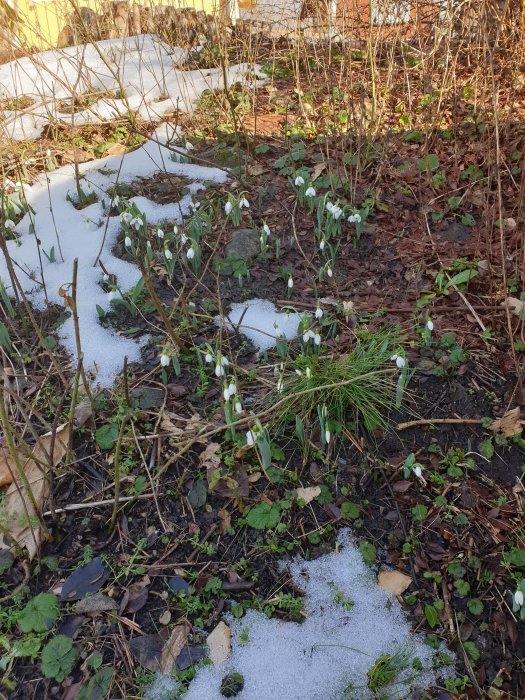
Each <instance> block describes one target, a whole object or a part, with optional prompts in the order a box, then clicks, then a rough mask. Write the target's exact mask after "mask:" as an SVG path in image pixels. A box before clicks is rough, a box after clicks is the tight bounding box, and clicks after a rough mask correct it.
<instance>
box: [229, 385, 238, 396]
mask: <svg viewBox="0 0 525 700" xmlns="http://www.w3.org/2000/svg"><path fill="white" fill-rule="evenodd" d="M228 391H229V392H230V396H235V394H236V393H237V385H236V384H235V383H234V382H232V383H231V384H230V385H229V387H228Z"/></svg>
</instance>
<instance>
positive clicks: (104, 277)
mask: <svg viewBox="0 0 525 700" xmlns="http://www.w3.org/2000/svg"><path fill="white" fill-rule="evenodd" d="M102 279H103V280H104V282H109V275H108V274H107V272H105V273H104V274H103V275H102Z"/></svg>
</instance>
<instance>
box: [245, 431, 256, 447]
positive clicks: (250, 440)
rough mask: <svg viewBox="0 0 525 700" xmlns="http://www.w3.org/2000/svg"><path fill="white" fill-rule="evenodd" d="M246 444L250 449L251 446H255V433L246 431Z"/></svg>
mask: <svg viewBox="0 0 525 700" xmlns="http://www.w3.org/2000/svg"><path fill="white" fill-rule="evenodd" d="M246 444H247V445H250V447H251V446H252V445H255V433H254V432H253V430H248V432H247V433H246Z"/></svg>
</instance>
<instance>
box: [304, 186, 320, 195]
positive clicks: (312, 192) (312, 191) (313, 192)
mask: <svg viewBox="0 0 525 700" xmlns="http://www.w3.org/2000/svg"><path fill="white" fill-rule="evenodd" d="M316 194H317V193H316V191H315V187H312V186H310V187H309V188H308V189H307V190H306V192H305V193H304V196H305V197H315V195H316Z"/></svg>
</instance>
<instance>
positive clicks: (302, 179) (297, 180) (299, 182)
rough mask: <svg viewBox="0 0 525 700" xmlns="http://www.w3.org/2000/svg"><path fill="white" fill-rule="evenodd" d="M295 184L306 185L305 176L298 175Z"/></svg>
mask: <svg viewBox="0 0 525 700" xmlns="http://www.w3.org/2000/svg"><path fill="white" fill-rule="evenodd" d="M294 185H295V186H296V187H302V185H304V177H301V175H298V176H297V177H296V178H295V180H294Z"/></svg>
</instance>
